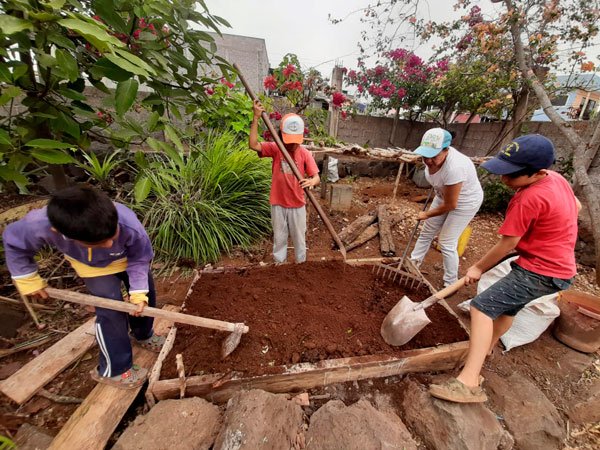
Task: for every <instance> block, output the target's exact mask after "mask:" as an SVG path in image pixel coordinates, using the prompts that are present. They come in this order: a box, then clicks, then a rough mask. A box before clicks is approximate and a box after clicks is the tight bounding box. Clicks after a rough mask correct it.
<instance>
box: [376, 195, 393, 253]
mask: <svg viewBox="0 0 600 450" xmlns="http://www.w3.org/2000/svg"><path fill="white" fill-rule="evenodd" d="M377 221H378V222H379V249H380V251H381V256H396V246H395V245H394V237H393V236H392V220H391V218H390V214H389V212H388V209H387V206H386V205H379V206H378V207H377Z"/></svg>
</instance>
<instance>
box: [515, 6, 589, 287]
mask: <svg viewBox="0 0 600 450" xmlns="http://www.w3.org/2000/svg"><path fill="white" fill-rule="evenodd" d="M504 3H505V5H506V8H507V10H508V11H514V10H515V7H514V5H513V2H512V0H505V1H504ZM510 29H511V34H512V38H513V43H514V46H515V56H516V58H517V62H518V64H519V69H520V70H521V73H522V74H523V77H525V79H526V80H527V81H528V82H529V83H530V84H531V88H532V89H533V91H534V92H535V95H536V96H537V98H538V100H539V102H540V105H541V106H542V109H543V110H544V112H545V113H546V115H547V116H548V117H549V118H550V120H551V121H552V123H554V124H555V125H556V126H557V127H558V129H559V130H560V131H561V133H562V134H563V135H564V136H565V138H566V139H567V140H568V141H569V143H570V144H571V147H572V148H573V167H574V169H575V182H576V185H577V187H579V188H581V191H582V192H583V195H584V197H585V200H586V203H587V205H588V208H589V212H590V218H591V220H592V224H598V223H600V192H598V189H597V188H596V187H595V186H594V185H593V184H592V182H591V180H590V178H589V176H588V169H589V166H590V164H591V163H592V160H593V159H594V157H595V156H596V153H597V152H598V147H599V146H600V122H599V123H598V124H597V125H596V129H595V130H594V133H593V135H592V138H591V139H590V141H589V142H585V141H584V140H583V139H581V138H580V136H579V134H578V133H577V132H576V131H575V130H573V128H572V127H571V125H570V124H569V123H568V122H566V121H565V120H564V119H563V118H562V117H560V115H559V114H558V113H557V112H556V110H555V109H554V107H553V106H552V103H551V102H550V98H549V97H548V94H547V92H546V90H545V89H544V86H543V85H542V83H540V81H539V80H538V78H537V76H536V75H535V73H534V72H533V70H532V68H531V67H529V66H528V65H527V60H526V58H525V49H524V47H523V42H522V41H521V35H520V31H521V30H520V28H519V23H518V21H517V20H511V26H510ZM592 232H593V235H594V242H595V250H596V284H598V285H600V226H593V227H592Z"/></svg>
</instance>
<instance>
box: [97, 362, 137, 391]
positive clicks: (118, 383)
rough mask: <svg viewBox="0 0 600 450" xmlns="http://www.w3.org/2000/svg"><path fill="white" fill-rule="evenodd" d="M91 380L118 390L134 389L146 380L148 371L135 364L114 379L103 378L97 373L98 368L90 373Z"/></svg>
mask: <svg viewBox="0 0 600 450" xmlns="http://www.w3.org/2000/svg"><path fill="white" fill-rule="evenodd" d="M90 376H91V377H92V380H94V381H97V382H98V383H102V384H107V385H109V386H114V387H116V388H119V389H135V388H138V387H140V386H141V385H143V384H144V383H145V382H146V379H147V378H148V369H144V368H143V367H140V366H138V365H136V364H134V365H133V366H131V369H129V370H127V371H125V372H123V373H122V374H121V375H116V376H114V377H103V376H101V375H100V374H99V373H98V368H95V369H92V370H91V371H90Z"/></svg>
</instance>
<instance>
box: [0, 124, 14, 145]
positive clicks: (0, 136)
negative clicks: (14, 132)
mask: <svg viewBox="0 0 600 450" xmlns="http://www.w3.org/2000/svg"><path fill="white" fill-rule="evenodd" d="M0 144H3V145H11V144H12V142H11V140H10V135H9V134H8V131H6V130H3V129H1V128H0Z"/></svg>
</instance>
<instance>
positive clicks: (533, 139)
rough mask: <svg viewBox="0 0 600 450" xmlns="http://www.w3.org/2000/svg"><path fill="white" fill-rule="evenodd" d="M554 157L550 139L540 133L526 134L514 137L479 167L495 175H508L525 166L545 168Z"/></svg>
mask: <svg viewBox="0 0 600 450" xmlns="http://www.w3.org/2000/svg"><path fill="white" fill-rule="evenodd" d="M555 159H556V158H555V154H554V144H552V141H551V140H550V139H548V138H546V137H544V136H542V135H541V134H526V135H525V136H520V137H518V138H516V139H514V140H513V141H512V142H511V143H510V144H508V145H507V146H505V147H504V148H503V149H502V150H500V152H499V153H498V154H497V155H496V157H495V158H494V159H490V160H489V161H486V162H484V163H483V164H481V167H483V168H484V169H485V170H487V171H488V172H491V173H493V174H495V175H508V174H511V173H514V172H518V171H519V170H522V169H525V168H532V169H537V170H541V169H547V168H548V167H550V166H551V165H552V164H554V161H555Z"/></svg>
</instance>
